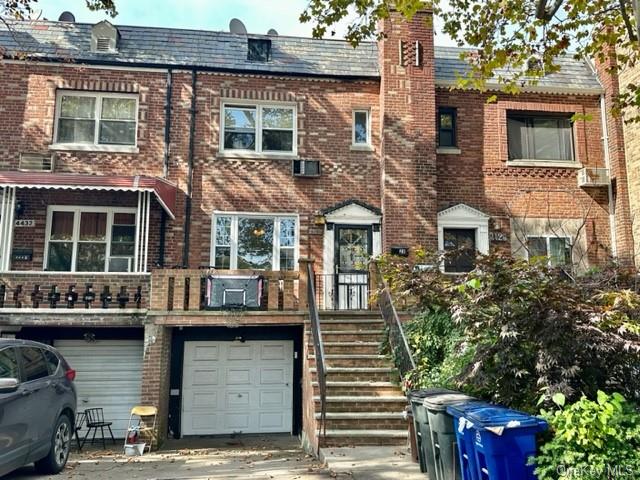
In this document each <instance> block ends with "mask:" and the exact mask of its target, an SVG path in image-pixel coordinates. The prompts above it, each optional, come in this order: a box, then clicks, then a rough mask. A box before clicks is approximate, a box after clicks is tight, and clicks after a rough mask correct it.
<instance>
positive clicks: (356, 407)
mask: <svg viewBox="0 0 640 480" xmlns="http://www.w3.org/2000/svg"><path fill="white" fill-rule="evenodd" d="M313 399H314V401H315V402H316V410H319V407H320V397H319V396H314V397H313ZM326 406H327V412H332V413H336V412H366V413H372V412H395V413H398V412H403V411H404V409H405V408H406V406H407V399H406V398H405V397H404V396H401V395H393V396H382V395H381V396H367V395H360V396H357V397H354V396H327V405H326Z"/></svg>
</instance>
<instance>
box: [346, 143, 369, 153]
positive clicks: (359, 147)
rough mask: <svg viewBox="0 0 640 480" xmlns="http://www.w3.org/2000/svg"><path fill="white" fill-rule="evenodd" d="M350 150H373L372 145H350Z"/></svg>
mask: <svg viewBox="0 0 640 480" xmlns="http://www.w3.org/2000/svg"><path fill="white" fill-rule="evenodd" d="M350 150H351V151H352V152H373V151H374V148H373V145H351V147H350Z"/></svg>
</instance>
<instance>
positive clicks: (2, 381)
mask: <svg viewBox="0 0 640 480" xmlns="http://www.w3.org/2000/svg"><path fill="white" fill-rule="evenodd" d="M19 384H20V382H18V379H17V378H0V393H12V392H15V391H16V390H17V389H18V385H19Z"/></svg>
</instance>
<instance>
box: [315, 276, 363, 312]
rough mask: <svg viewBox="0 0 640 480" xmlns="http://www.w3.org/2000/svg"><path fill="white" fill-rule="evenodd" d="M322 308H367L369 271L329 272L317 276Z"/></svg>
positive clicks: (318, 297)
mask: <svg viewBox="0 0 640 480" xmlns="http://www.w3.org/2000/svg"><path fill="white" fill-rule="evenodd" d="M315 281H316V304H317V305H318V307H319V308H320V310H367V309H368V308H369V293H370V292H369V273H368V272H355V273H327V274H318V275H316V276H315Z"/></svg>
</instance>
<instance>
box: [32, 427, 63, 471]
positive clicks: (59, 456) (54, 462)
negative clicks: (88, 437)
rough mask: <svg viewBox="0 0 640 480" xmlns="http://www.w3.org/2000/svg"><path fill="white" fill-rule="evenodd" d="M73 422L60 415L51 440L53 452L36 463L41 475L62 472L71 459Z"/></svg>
mask: <svg viewBox="0 0 640 480" xmlns="http://www.w3.org/2000/svg"><path fill="white" fill-rule="evenodd" d="M71 439H72V434H71V420H69V417H67V416H66V415H64V414H63V415H60V418H58V422H57V423H56V428H55V429H54V431H53V438H52V439H51V450H49V453H48V454H47V456H46V457H44V458H43V459H42V460H38V461H37V462H36V464H35V465H36V470H38V472H40V473H47V474H55V473H59V472H60V471H62V469H63V468H64V466H65V465H66V464H67V459H68V458H69V450H70V449H71Z"/></svg>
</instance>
